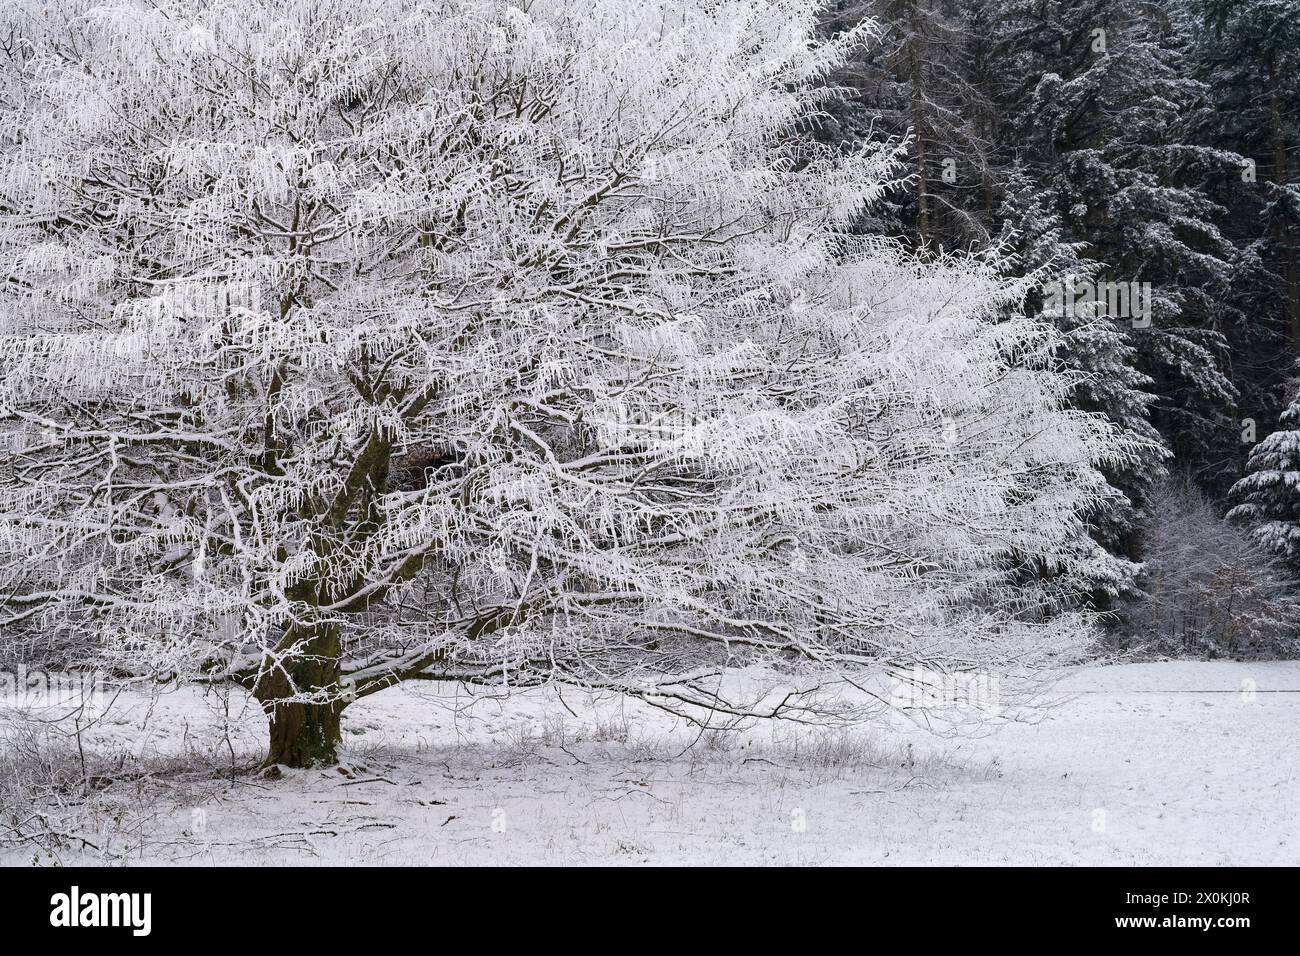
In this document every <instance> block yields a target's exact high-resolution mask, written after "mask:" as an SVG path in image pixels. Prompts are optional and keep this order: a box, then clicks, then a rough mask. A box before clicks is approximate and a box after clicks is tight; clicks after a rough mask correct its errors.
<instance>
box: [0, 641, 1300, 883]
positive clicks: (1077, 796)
mask: <svg viewBox="0 0 1300 956" xmlns="http://www.w3.org/2000/svg"><path fill="white" fill-rule="evenodd" d="M1055 694H1056V696H1057V698H1058V700H1057V703H1056V704H1055V706H1054V707H1052V708H1051V710H1050V711H1049V712H1048V713H1047V714H1046V715H1045V717H1044V719H1042V720H1041V721H1038V722H1036V723H1020V722H1008V723H1006V724H1004V725H1001V726H999V727H997V728H996V730H995V731H994V732H992V733H986V734H983V735H980V736H951V735H935V734H932V733H930V732H927V731H925V730H923V729H920V728H918V727H915V726H913V725H910V724H905V723H903V722H892V723H890V724H889V725H888V726H875V727H871V728H863V729H859V730H856V731H854V732H852V733H849V732H843V731H838V732H836V731H816V730H809V729H804V728H796V727H792V726H789V725H776V726H771V725H762V726H758V727H754V728H750V729H748V730H746V731H744V732H741V733H731V734H723V733H705V734H703V735H701V734H700V732H699V731H698V729H695V730H692V729H691V728H689V727H687V726H685V725H681V724H677V723H675V722H674V721H673V720H672V719H671V718H668V717H666V716H665V715H663V714H661V713H659V712H657V711H653V710H650V709H648V708H645V707H644V706H643V705H636V704H633V703H630V702H625V701H622V700H619V699H614V698H605V699H590V698H587V697H584V696H582V695H579V694H575V693H572V692H565V693H564V694H563V697H562V699H561V696H560V695H559V694H557V693H556V692H555V691H553V690H550V691H546V692H539V691H534V692H529V693H526V694H517V695H515V696H513V697H511V698H510V699H508V700H507V699H490V698H489V699H484V698H478V699H475V698H471V697H469V696H468V695H467V694H466V692H465V691H463V690H460V691H457V690H455V689H447V688H442V689H438V688H437V687H436V685H433V686H425V685H419V686H415V687H409V686H408V687H404V688H401V689H398V690H394V691H391V692H388V693H384V694H379V695H377V696H375V697H372V698H368V699H366V700H365V701H362V702H361V703H359V704H357V705H354V707H353V708H351V709H350V710H349V711H348V713H347V714H346V718H345V720H346V728H345V736H346V739H347V753H346V761H345V762H346V764H347V767H346V768H334V769H331V770H315V771H295V772H286V773H285V774H284V775H283V776H282V777H280V778H279V779H266V778H265V777H263V776H258V775H255V774H253V773H251V772H250V771H249V770H248V769H247V768H248V767H249V765H250V764H252V763H255V761H256V757H257V753H258V750H259V749H260V748H261V746H262V740H263V737H262V735H263V732H264V726H263V721H262V718H261V716H260V714H258V713H257V712H256V710H255V709H253V708H251V707H249V706H247V705H246V704H244V703H243V702H242V701H237V700H231V701H229V718H228V719H227V717H226V709H225V708H226V705H225V703H223V702H222V701H221V700H220V699H219V698H217V697H215V696H209V697H207V698H204V697H203V696H201V694H200V693H199V692H196V691H192V690H186V691H178V692H174V693H169V694H165V695H162V696H161V697H159V698H157V699H154V700H146V699H144V698H132V699H129V700H118V701H117V703H116V704H115V705H114V707H113V708H112V710H111V711H110V713H109V715H108V716H107V717H106V718H105V720H104V721H103V722H102V723H101V724H100V725H99V726H97V727H95V728H94V729H93V730H92V731H90V732H89V733H88V734H87V735H86V738H85V740H84V741H83V744H84V745H85V746H88V747H89V749H90V750H91V751H92V752H93V754H94V755H95V756H94V757H93V758H92V762H94V763H95V764H96V766H99V767H101V768H102V767H103V766H104V762H105V761H106V760H109V766H110V770H111V767H112V766H116V763H115V762H113V761H112V759H111V755H113V754H117V755H118V756H117V758H116V760H117V761H120V763H121V766H122V770H121V771H119V772H117V773H113V772H103V773H102V774H101V775H102V776H103V778H104V779H99V780H96V781H95V784H96V787H95V789H94V790H93V791H92V793H91V795H90V797H89V798H88V799H89V804H88V805H86V806H84V807H83V806H80V805H79V803H78V800H79V799H80V798H78V797H77V796H76V795H75V794H72V793H66V794H63V795H62V796H59V797H58V798H57V800H56V803H57V802H61V803H62V806H60V807H57V808H56V809H57V810H58V812H57V813H52V814H51V816H50V817H49V818H48V822H49V823H50V825H51V826H52V827H54V828H56V829H58V828H60V827H62V828H63V832H64V838H63V839H62V840H60V841H59V844H61V845H53V844H50V843H49V841H48V840H39V841H38V840H35V839H31V840H27V841H25V842H18V843H16V842H15V841H13V840H12V839H9V840H8V841H6V842H4V843H3V844H0V861H3V862H4V863H7V864H22V863H31V862H37V861H39V862H46V863H48V862H54V861H60V862H64V863H93V862H97V861H101V860H102V861H105V862H114V863H128V864H129V863H185V864H194V865H203V864H211V863H233V864H259V863H304V862H305V863H321V864H341V863H355V864H513V863H536V864H594V863H650V864H686V863H691V864H715V863H716V864H786V863H799V864H878V863H884V864H1046V863H1065V864H1138V865H1146V864H1291V865H1294V864H1297V863H1300V781H1298V780H1297V769H1298V768H1300V737H1298V736H1297V734H1296V733H1295V728H1296V727H1297V726H1298V725H1300V719H1298V718H1300V662H1282V663H1250V664H1244V663H1158V664H1127V665H1118V666H1106V667H1091V668H1084V669H1079V670H1076V671H1073V672H1071V673H1070V674H1068V675H1067V676H1066V677H1065V678H1064V679H1063V680H1062V681H1061V683H1060V684H1059V685H1058V686H1057V687H1056V688H1055ZM14 740H15V736H14V732H13V725H12V721H11V722H10V734H9V743H10V745H11V746H15V744H14ZM66 748H67V744H66V742H65V749H66ZM69 752H70V753H75V747H73V748H72V749H71V751H69ZM150 754H152V755H155V756H151V757H147V759H146V760H145V764H144V765H145V767H146V768H147V769H148V772H147V773H145V774H143V775H141V774H140V772H139V770H138V767H139V766H140V765H139V763H138V762H137V760H136V759H135V758H136V757H137V756H139V755H150ZM159 754H162V755H169V756H168V757H165V758H159V757H158V756H156V755H159ZM78 759H79V758H78ZM232 762H233V766H234V767H235V768H236V769H237V772H236V773H234V774H233V776H232V774H231V773H230V767H231V765H232ZM132 768H137V769H136V770H135V771H134V772H133V769H132ZM223 768H224V769H223ZM69 821H71V824H75V828H73V829H69V826H70V825H71V824H70V823H69ZM29 829H31V828H29ZM10 836H11V835H10ZM82 838H84V839H85V840H86V841H88V844H89V845H88V844H86V843H82V842H81V839H82Z"/></svg>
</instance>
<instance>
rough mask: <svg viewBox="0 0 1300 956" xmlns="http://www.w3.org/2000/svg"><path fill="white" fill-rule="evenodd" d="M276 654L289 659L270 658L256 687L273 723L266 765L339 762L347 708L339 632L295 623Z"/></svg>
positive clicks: (334, 628) (263, 706) (294, 765)
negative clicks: (344, 710)
mask: <svg viewBox="0 0 1300 956" xmlns="http://www.w3.org/2000/svg"><path fill="white" fill-rule="evenodd" d="M291 649H292V650H291ZM277 650H278V651H279V652H280V653H281V654H283V655H285V656H284V657H282V658H281V659H280V660H279V662H278V663H276V662H274V661H271V660H268V661H267V665H266V668H265V670H264V673H263V675H262V678H261V680H259V681H258V683H257V685H256V686H255V687H254V688H253V695H254V696H255V697H256V698H257V700H258V701H259V702H260V703H261V705H262V709H263V710H264V711H265V712H266V716H267V717H268V718H269V720H270V722H271V744H270V749H269V750H268V752H267V755H266V760H265V761H264V763H263V766H268V767H269V766H271V765H273V764H282V765H284V766H286V767H299V768H300V767H313V766H318V765H322V764H324V765H330V764H335V763H338V746H339V743H340V742H341V740H342V717H343V708H344V707H346V706H347V704H348V698H347V697H346V696H345V695H344V694H343V692H342V688H341V686H340V684H339V676H340V675H339V653H340V642H339V633H338V628H336V627H334V626H333V625H331V624H321V625H317V626H315V627H306V626H301V625H295V626H294V627H291V628H290V629H289V631H288V633H286V634H285V636H284V639H283V640H282V641H281V642H280V646H279V648H277ZM309 696H310V698H311V699H304V698H307V697H309Z"/></svg>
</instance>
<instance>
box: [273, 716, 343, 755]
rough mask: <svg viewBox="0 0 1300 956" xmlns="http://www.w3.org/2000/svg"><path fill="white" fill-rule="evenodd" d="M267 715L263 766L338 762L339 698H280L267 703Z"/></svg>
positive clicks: (340, 720)
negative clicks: (267, 742) (268, 741)
mask: <svg viewBox="0 0 1300 956" xmlns="http://www.w3.org/2000/svg"><path fill="white" fill-rule="evenodd" d="M268 716H269V717H270V718H271V747H270V750H268V752H267V755H266V761H265V763H264V766H268V767H269V766H271V765H272V764H282V765H284V766H286V767H314V766H319V765H326V766H329V765H332V764H336V763H338V745H339V742H340V741H341V740H342V730H341V725H342V716H343V707H342V704H341V702H337V701H336V702H331V703H328V704H308V703H300V702H298V701H288V702H280V703H275V704H272V705H271V710H270V713H269V715H268Z"/></svg>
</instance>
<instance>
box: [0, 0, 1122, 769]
mask: <svg viewBox="0 0 1300 956" xmlns="http://www.w3.org/2000/svg"><path fill="white" fill-rule="evenodd" d="M3 11H4V13H3V15H4V18H5V20H6V21H8V22H12V23H14V24H16V29H15V38H14V40H13V41H12V42H11V44H10V46H9V53H8V58H7V60H6V61H5V63H4V70H5V75H4V79H3V90H4V100H3V114H2V115H0V150H2V151H3V152H2V154H0V255H3V258H4V264H5V273H6V274H7V275H8V277H9V278H8V281H7V282H6V283H5V285H4V287H3V299H2V300H0V422H3V425H2V426H0V427H2V428H3V438H4V441H5V443H6V453H5V455H4V457H3V458H2V459H0V633H2V634H3V635H4V639H5V641H6V642H19V641H26V642H28V643H29V645H30V644H31V643H32V642H43V643H44V644H45V645H46V647H47V648H49V649H50V650H51V652H53V651H55V650H57V651H58V652H59V653H62V654H66V655H68V656H70V657H73V658H75V659H76V660H78V661H81V662H83V663H86V664H94V665H98V666H107V667H110V668H112V669H113V671H114V672H115V673H118V674H123V675H136V676H138V677H141V678H152V679H159V678H177V679H183V680H208V681H233V682H235V683H237V684H239V685H241V686H243V687H245V688H247V689H248V690H249V691H250V692H251V693H252V694H253V695H254V696H255V697H256V698H257V699H258V700H259V701H260V702H262V704H263V706H264V707H265V709H266V711H267V713H268V715H269V717H270V727H271V747H270V753H269V756H268V760H269V761H271V762H281V763H285V764H290V765H298V766H301V765H307V764H310V763H313V762H319V761H331V760H333V759H335V754H336V745H337V742H338V739H339V725H340V715H341V713H342V711H343V709H344V707H345V706H346V705H347V704H348V703H350V702H351V701H353V700H356V699H359V698H361V697H365V696H367V695H369V694H373V693H375V692H377V691H380V690H382V689H384V688H386V687H390V686H392V685H394V684H396V683H398V682H401V681H404V680H410V679H442V680H462V681H472V682H499V683H505V684H509V685H515V684H522V683H529V682H539V681H548V680H561V681H568V682H575V683H581V684H585V685H588V686H596V687H607V688H617V689H622V690H626V691H628V692H631V693H635V694H639V695H641V696H643V697H645V698H647V699H649V700H652V701H654V702H656V703H658V704H660V705H661V706H664V707H668V708H673V709H681V708H686V709H689V708H690V707H692V706H694V705H699V706H704V707H710V708H714V709H716V710H720V711H723V712H729V713H757V714H764V715H776V716H779V715H782V714H798V713H801V712H802V711H801V708H802V707H803V706H804V698H803V697H802V696H800V695H799V694H790V695H787V696H783V697H780V698H776V699H772V698H765V699H758V698H753V699H750V698H740V697H735V696H731V695H729V694H727V693H725V692H724V690H723V687H724V685H722V684H721V683H720V676H721V674H722V673H723V670H724V668H726V667H728V666H730V665H735V664H744V663H754V662H758V663H766V664H769V665H775V666H779V667H780V668H784V669H789V668H791V667H793V668H795V670H796V672H797V680H798V682H799V683H798V687H799V688H801V689H802V688H807V687H811V686H813V685H814V684H816V683H818V682H825V681H834V680H842V679H848V678H852V677H853V675H855V674H857V673H859V672H860V671H862V670H863V669H866V668H869V667H872V666H888V665H904V666H912V665H914V664H918V663H926V664H933V665H934V666H939V667H944V668H972V667H993V666H1001V665H1006V664H1010V663H1013V662H1014V663H1029V664H1032V663H1035V662H1040V661H1043V660H1046V659H1051V658H1053V657H1054V656H1055V655H1059V654H1063V653H1070V652H1073V650H1074V649H1076V648H1077V647H1078V645H1079V642H1080V641H1081V640H1083V639H1084V638H1085V636H1086V626H1085V625H1086V620H1084V619H1082V618H1081V617H1080V616H1079V615H1077V614H1073V613H1068V611H1066V612H1063V609H1068V608H1069V606H1070V603H1071V599H1072V597H1073V595H1072V594H1070V593H1068V587H1067V584H1066V583H1065V582H1069V581H1071V580H1075V579H1076V578H1077V575H1075V574H1074V571H1075V570H1076V567H1077V566H1078V565H1081V564H1086V563H1087V562H1089V561H1092V560H1094V559H1095V553H1094V550H1093V549H1091V548H1090V546H1089V544H1090V542H1089V539H1088V535H1087V530H1088V529H1087V526H1086V521H1087V518H1088V516H1089V515H1090V514H1091V513H1093V511H1094V510H1095V509H1096V508H1097V507H1098V506H1100V505H1101V504H1102V503H1103V502H1105V501H1107V500H1108V498H1109V496H1110V495H1111V494H1112V492H1111V491H1110V489H1109V487H1108V486H1107V484H1106V482H1105V480H1104V479H1103V478H1102V476H1101V475H1100V473H1099V472H1098V471H1097V465H1098V464H1111V465H1115V464H1117V463H1118V461H1119V460H1120V459H1122V458H1123V457H1124V456H1125V455H1127V454H1129V451H1130V450H1129V448H1128V447H1127V445H1126V444H1125V443H1124V442H1123V441H1122V440H1121V439H1120V438H1118V437H1117V436H1116V435H1115V432H1114V429H1113V428H1112V427H1111V426H1109V425H1108V424H1107V423H1106V422H1105V421H1104V420H1103V419H1102V418H1101V417H1100V416H1095V415H1089V414H1086V413H1083V412H1079V411H1076V410H1070V409H1068V408H1067V407H1066V405H1067V400H1068V396H1069V394H1070V393H1071V391H1072V389H1073V388H1074V387H1075V385H1076V382H1075V380H1074V379H1073V378H1072V377H1071V376H1069V375H1066V374H1061V373H1059V372H1058V371H1057V370H1056V369H1055V366H1054V365H1053V364H1052V361H1051V356H1052V353H1053V350H1054V349H1055V346H1056V338H1055V334H1054V333H1053V331H1052V330H1051V329H1050V327H1048V326H1045V325H1044V324H1042V323H1039V322H1036V321H1034V320H1033V319H1031V318H1026V317H1022V318H1014V319H1012V320H1009V321H997V317H998V316H999V314H1000V313H1004V312H1006V311H1007V309H1008V308H1009V306H1010V304H1011V303H1015V302H1018V301H1020V300H1021V299H1022V298H1023V296H1024V293H1025V289H1024V288H1022V287H1018V286H1017V285H1015V284H1014V283H1009V282H1007V281H1006V280H1004V279H1002V278H1000V276H999V273H998V267H997V263H995V262H985V261H981V260H976V259H970V258H940V259H938V260H936V261H933V262H929V263H926V264H921V263H918V262H916V261H913V260H911V259H909V258H907V256H906V254H905V253H904V252H902V251H900V249H898V248H896V247H894V246H893V245H890V244H888V243H884V242H881V241H871V240H864V239H861V238H854V237H851V236H850V235H848V234H847V233H846V231H845V224H846V223H848V222H850V221H851V220H852V219H853V218H854V217H855V216H857V215H859V214H860V213H861V211H862V209H863V208H864V206H865V205H866V204H868V203H869V202H871V201H872V200H873V199H874V198H875V197H877V196H878V195H879V194H880V193H881V191H882V190H883V189H885V188H886V186H887V184H888V182H889V177H890V176H891V175H893V172H892V171H893V168H894V167H893V160H894V152H893V150H892V148H890V149H886V148H883V147H871V146H866V147H863V148H860V149H857V150H854V151H852V152H848V153H843V152H840V151H835V150H829V149H828V150H822V149H815V148H812V147H809V146H807V145H802V144H800V143H799V142H798V140H797V139H795V138H793V137H791V136H789V135H788V133H789V131H790V130H791V129H792V128H794V127H795V126H796V125H797V124H799V123H800V122H801V121H805V120H806V119H807V117H808V116H809V115H810V114H811V113H813V112H814V111H815V110H816V109H817V106H818V101H819V97H820V96H821V95H823V94H822V93H821V92H819V90H821V89H822V87H821V86H820V85H819V83H818V82H817V81H818V80H819V79H820V78H822V77H823V76H825V75H826V73H827V72H828V71H829V70H830V69H831V68H833V67H834V66H835V65H836V64H837V63H839V62H841V61H842V59H843V57H844V56H845V54H846V51H847V50H849V49H850V48H851V47H852V46H853V45H854V44H856V43H857V42H859V41H860V40H861V39H862V37H863V33H862V31H860V30H859V31H848V32H846V33H843V34H841V35H839V36H838V37H836V38H835V39H834V40H833V41H831V42H829V43H826V44H818V43H816V42H814V40H813V39H812V37H813V30H814V20H815V11H814V10H813V9H812V8H811V6H810V5H809V4H808V3H805V2H797V0H745V2H726V0H723V2H718V0H648V2H643V3H636V4H629V3H626V2H623V0H535V2H531V3H527V4H513V3H503V2H497V0H459V2H453V0H447V2H438V3H433V2H418V3H417V2H413V0H346V2H344V0H216V2H204V0H160V2H159V0H151V2H143V0H140V2H135V0H109V2H102V0H68V2H67V3H64V4H61V5H60V4H50V3H47V2H37V0H5V2H4V4H3ZM1062 571H1063V572H1065V573H1055V572H1062ZM1045 572H1053V573H1045Z"/></svg>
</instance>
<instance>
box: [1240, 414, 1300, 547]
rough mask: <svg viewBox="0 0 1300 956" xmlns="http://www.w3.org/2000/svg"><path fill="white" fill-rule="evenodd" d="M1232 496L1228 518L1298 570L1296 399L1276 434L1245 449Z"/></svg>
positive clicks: (1299, 433)
mask: <svg viewBox="0 0 1300 956" xmlns="http://www.w3.org/2000/svg"><path fill="white" fill-rule="evenodd" d="M1232 495H1233V497H1235V498H1236V499H1237V500H1238V501H1239V502H1240V504H1238V505H1237V506H1236V507H1235V508H1233V509H1232V510H1231V511H1229V512H1228V517H1229V518H1232V519H1235V520H1238V521H1241V522H1244V523H1245V524H1246V525H1247V526H1248V527H1249V528H1250V529H1251V533H1252V534H1253V535H1254V537H1255V539H1256V540H1257V541H1259V542H1260V543H1262V544H1264V545H1265V546H1267V547H1268V548H1269V550H1270V551H1272V552H1273V553H1274V554H1277V555H1279V556H1280V557H1281V558H1283V559H1284V560H1285V561H1286V562H1287V564H1288V565H1289V566H1290V567H1291V569H1292V570H1293V571H1300V396H1297V398H1296V399H1295V400H1293V401H1292V402H1291V405H1290V407H1288V408H1287V410H1286V411H1285V412H1283V413H1282V417H1281V422H1280V427H1279V428H1278V429H1277V431H1275V432H1273V433H1271V434H1270V435H1269V436H1268V437H1267V438H1265V439H1264V440H1263V441H1262V442H1260V443H1259V444H1258V445H1256V446H1255V447H1254V448H1252V449H1251V450H1250V458H1249V460H1248V461H1247V463H1246V475H1245V477H1244V478H1242V479H1241V480H1240V481H1238V482H1237V483H1236V484H1235V485H1233V487H1232Z"/></svg>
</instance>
